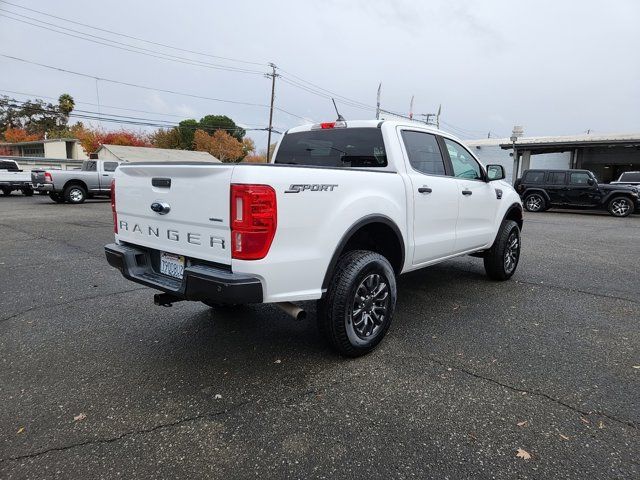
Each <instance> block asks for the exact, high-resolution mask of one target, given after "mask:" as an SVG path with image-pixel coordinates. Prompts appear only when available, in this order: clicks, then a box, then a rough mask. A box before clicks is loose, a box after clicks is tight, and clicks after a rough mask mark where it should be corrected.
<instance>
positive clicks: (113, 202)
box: [111, 180, 118, 233]
mask: <svg viewBox="0 0 640 480" xmlns="http://www.w3.org/2000/svg"><path fill="white" fill-rule="evenodd" d="M111 213H112V214H113V231H114V233H118V214H117V213H116V181H115V180H111Z"/></svg>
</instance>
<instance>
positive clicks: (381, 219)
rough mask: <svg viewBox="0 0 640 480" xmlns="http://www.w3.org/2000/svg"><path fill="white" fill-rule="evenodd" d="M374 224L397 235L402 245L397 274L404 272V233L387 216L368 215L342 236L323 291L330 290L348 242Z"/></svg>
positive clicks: (334, 253) (333, 256)
mask: <svg viewBox="0 0 640 480" xmlns="http://www.w3.org/2000/svg"><path fill="white" fill-rule="evenodd" d="M372 223H382V224H384V225H386V226H388V227H390V228H391V230H393V232H394V233H395V234H396V237H397V239H398V243H400V248H401V252H400V267H399V269H398V271H397V272H396V274H399V273H400V271H402V267H403V266H404V259H405V246H404V238H403V237H402V233H401V232H400V229H399V228H398V226H397V225H396V223H395V222H394V221H393V220H392V219H391V218H389V217H387V216H386V215H379V214H372V215H367V216H365V217H362V218H361V219H360V220H358V221H357V222H355V223H354V224H353V225H351V227H349V228H348V229H347V231H346V232H345V233H344V234H343V235H342V238H341V239H340V241H339V242H338V245H337V246H336V248H335V250H334V252H333V255H332V256H331V260H330V261H329V265H328V266H327V271H326V272H325V274H324V279H323V280H322V289H323V290H325V289H326V288H328V286H329V282H330V281H331V277H332V276H333V272H334V270H335V268H336V264H337V263H338V259H339V258H340V255H341V253H342V251H343V250H344V247H345V246H346V245H347V242H349V240H350V239H351V237H353V235H354V234H355V233H356V232H357V231H358V230H360V229H361V228H362V227H364V226H366V225H370V224H372Z"/></svg>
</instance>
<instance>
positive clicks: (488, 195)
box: [105, 120, 522, 356]
mask: <svg viewBox="0 0 640 480" xmlns="http://www.w3.org/2000/svg"><path fill="white" fill-rule="evenodd" d="M503 178H504V170H503V168H502V167H501V166H499V165H489V166H488V167H486V168H485V167H484V166H482V165H481V164H480V162H479V161H478V160H477V159H476V158H475V157H474V155H473V154H472V153H471V152H470V151H469V150H468V149H467V148H466V147H465V146H464V145H463V144H462V143H461V142H460V141H459V140H457V139H456V138H455V137H452V136H451V135H449V134H447V133H444V132H442V131H439V130H435V129H433V128H430V127H427V126H425V125H422V124H417V123H416V124H414V123H412V122H398V121H377V120H376V121H372V120H365V121H347V122H327V123H321V124H316V125H307V126H301V127H296V128H292V129H290V130H289V131H287V132H286V133H285V135H284V136H283V138H282V140H281V142H280V144H279V145H278V147H277V150H276V151H275V153H274V157H273V160H272V163H270V164H262V165H260V164H224V163H223V164H220V163H210V164H209V163H188V162H180V163H166V162H163V163H157V164H149V163H144V164H141V163H138V164H136V163H129V164H122V165H120V168H118V170H117V171H116V173H115V178H114V182H113V185H112V194H111V201H112V210H113V219H114V230H115V239H116V240H115V243H112V244H109V245H106V246H105V252H106V256H107V260H108V262H109V264H111V265H112V266H114V267H116V268H118V269H119V270H120V271H121V272H122V274H123V275H124V276H125V277H126V278H128V279H130V280H132V281H134V282H138V283H141V284H143V285H147V286H150V287H153V288H155V289H158V290H161V291H162V292H164V293H160V294H157V295H156V296H155V302H156V304H158V305H170V304H171V303H173V302H176V301H179V300H195V301H201V302H204V303H206V304H207V305H210V306H215V305H218V304H227V305H229V304H244V303H276V304H278V305H279V306H281V307H282V308H283V309H285V311H288V312H289V313H291V314H292V315H294V316H297V317H298V318H300V317H302V316H303V314H304V312H303V311H301V309H300V308H299V307H297V306H295V305H293V304H292V303H290V302H296V301H305V300H318V301H319V302H318V315H317V316H318V325H319V328H320V331H321V332H322V333H323V334H324V335H325V337H326V338H327V340H328V341H329V343H330V344H331V345H332V346H333V347H334V348H335V349H337V350H338V352H340V353H342V354H343V355H347V356H359V355H362V354H365V353H367V352H369V351H370V350H372V349H373V348H374V347H375V346H376V345H377V344H378V343H379V342H380V341H381V340H382V338H383V337H384V335H385V333H386V331H387V330H388V328H389V326H390V324H391V320H392V318H393V312H394V308H395V303H396V295H397V294H396V276H397V275H399V274H401V273H404V272H409V271H411V270H416V269H419V268H422V267H426V266H429V265H433V264H435V263H438V262H442V261H443V260H447V259H449V258H452V257H457V256H460V255H469V254H473V255H475V256H480V257H482V258H484V266H485V269H486V272H487V274H488V276H489V277H490V278H492V279H495V280H506V279H508V278H510V277H511V276H512V275H513V273H514V272H515V270H516V267H517V265H518V260H519V256H520V230H521V228H522V204H521V202H520V198H519V196H518V194H517V193H516V192H515V191H514V190H513V188H512V187H511V185H509V184H508V183H507V182H505V181H504V180H503Z"/></svg>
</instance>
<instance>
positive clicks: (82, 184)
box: [62, 178, 89, 194]
mask: <svg viewBox="0 0 640 480" xmlns="http://www.w3.org/2000/svg"><path fill="white" fill-rule="evenodd" d="M73 185H77V186H78V187H82V188H84V191H85V193H86V194H89V188H88V187H87V184H86V183H85V182H84V181H83V180H79V179H77V178H73V179H71V180H67V181H66V182H65V184H64V186H63V187H62V193H64V192H65V191H66V190H67V188H69V187H71V186H73Z"/></svg>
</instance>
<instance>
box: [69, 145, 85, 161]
mask: <svg viewBox="0 0 640 480" xmlns="http://www.w3.org/2000/svg"><path fill="white" fill-rule="evenodd" d="M71 158H73V159H74V160H87V159H88V158H89V155H87V153H86V152H85V151H84V148H82V145H80V142H75V143H74V144H73V155H72V157H71Z"/></svg>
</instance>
